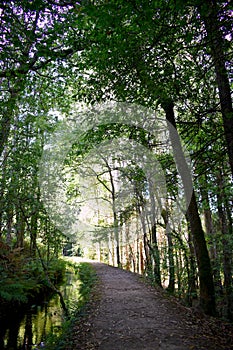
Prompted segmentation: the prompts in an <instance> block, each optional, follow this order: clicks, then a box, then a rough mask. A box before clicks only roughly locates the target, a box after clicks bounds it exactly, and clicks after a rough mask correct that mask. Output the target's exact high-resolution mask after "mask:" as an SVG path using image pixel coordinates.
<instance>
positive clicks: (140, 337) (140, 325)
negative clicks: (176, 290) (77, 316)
mask: <svg viewBox="0 0 233 350" xmlns="http://www.w3.org/2000/svg"><path fill="white" fill-rule="evenodd" d="M92 264H93V265H94V267H95V269H96V272H97V275H98V276H99V279H100V286H99V288H100V300H99V302H98V303H97V304H98V307H97V308H96V303H95V304H94V307H93V306H92V310H91V312H90V315H89V317H88V319H87V320H86V321H85V322H83V324H82V326H81V327H80V328H79V327H78V325H77V329H76V330H77V333H76V340H75V343H76V347H73V349H85V350H91V349H100V350H143V349H144V350H156V349H158V350H163V349H164V350H165V349H166V350H189V349H190V350H201V349H206V350H207V349H208V350H221V349H225V350H230V349H233V339H231V338H230V335H229V337H226V336H225V335H224V337H223V336H222V335H223V333H222V332H221V329H224V331H226V326H225V325H224V324H222V323H221V322H220V321H216V320H215V319H213V318H209V317H206V316H204V315H202V314H194V313H193V311H191V310H190V309H189V308H186V307H184V306H182V305H180V304H179V303H178V302H177V301H176V300H175V298H173V297H170V296H167V294H166V293H165V292H164V291H162V290H160V289H158V288H157V289H156V288H152V287H150V286H148V285H146V284H145V282H143V281H142V279H141V278H140V277H139V276H138V275H137V274H133V273H131V272H128V271H124V270H121V269H117V268H114V267H110V266H107V265H105V264H100V263H92ZM222 327H223V328H222ZM80 333H81V335H82V337H81V338H80ZM84 335H85V336H84Z"/></svg>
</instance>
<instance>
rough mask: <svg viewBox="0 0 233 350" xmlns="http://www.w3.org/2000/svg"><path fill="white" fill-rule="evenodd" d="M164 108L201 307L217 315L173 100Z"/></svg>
mask: <svg viewBox="0 0 233 350" xmlns="http://www.w3.org/2000/svg"><path fill="white" fill-rule="evenodd" d="M162 107H163V109H164V111H165V114H166V120H167V125H168V130H169V135H170V139H171V144H172V149H173V153H174V157H175V161H176V165H177V169H178V171H179V174H180V176H181V179H182V183H183V186H184V192H185V197H186V203H187V206H188V209H187V217H188V220H189V223H190V229H191V233H192V239H193V243H194V248H195V253H196V258H197V265H198V270H199V281H200V306H201V308H202V309H203V311H204V312H205V313H206V314H209V315H216V306H215V293H214V282H213V275H212V270H211V265H210V258H209V254H208V250H207V245H206V240H205V236H204V231H203V229H202V225H201V220H200V216H199V213H198V207H197V201H196V196H195V193H194V191H193V190H192V194H191V198H189V192H190V186H191V187H192V178H191V174H190V170H189V168H188V165H187V162H186V159H185V156H184V153H183V150H182V146H181V142H180V138H179V135H178V133H177V128H176V122H175V114H174V105H173V102H172V101H171V100H166V101H163V102H162Z"/></svg>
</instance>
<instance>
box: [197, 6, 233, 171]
mask: <svg viewBox="0 0 233 350" xmlns="http://www.w3.org/2000/svg"><path fill="white" fill-rule="evenodd" d="M207 6H208V7H207ZM198 8H199V11H200V15H201V18H202V20H203V22H204V24H205V29H206V32H207V45H209V47H210V50H211V56H212V59H213V63H214V67H215V74H216V82H217V85H218V90H219V98H220V104H221V111H222V119H223V127H224V134H225V139H226V145H227V150H228V156H229V163H230V167H231V172H232V175H233V108H232V98H231V87H230V81H229V78H228V73H227V69H226V62H227V60H226V56H225V52H224V47H223V46H224V42H223V34H222V33H221V30H220V23H219V19H218V7H217V4H216V1H215V0H211V1H208V4H207V1H203V2H202V3H201V5H199V6H198Z"/></svg>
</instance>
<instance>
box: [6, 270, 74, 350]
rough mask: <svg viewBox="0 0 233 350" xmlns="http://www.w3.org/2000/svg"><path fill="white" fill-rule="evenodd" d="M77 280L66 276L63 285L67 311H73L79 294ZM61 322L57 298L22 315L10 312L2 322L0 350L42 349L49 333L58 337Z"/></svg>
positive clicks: (71, 276)
mask: <svg viewBox="0 0 233 350" xmlns="http://www.w3.org/2000/svg"><path fill="white" fill-rule="evenodd" d="M79 283H80V282H79V280H78V279H77V277H76V276H75V275H74V274H72V273H67V275H66V282H65V284H64V285H63V286H61V287H60V291H61V292H62V295H63V297H64V300H65V301H66V304H67V305H68V307H69V308H70V309H72V307H74V308H75V304H77V300H78V299H79V297H80V294H79ZM63 321H64V315H63V310H62V308H61V305H60V300H59V296H58V295H54V296H52V297H50V299H49V300H44V301H43V302H42V303H40V304H38V305H31V306H30V307H27V308H25V312H24V314H22V313H21V314H17V313H15V314H14V312H12V311H11V314H9V315H7V318H6V320H5V322H1V323H2V324H1V325H0V327H1V340H0V349H8V350H22V349H28V350H32V349H43V348H44V346H45V338H46V335H47V334H48V333H52V334H57V333H58V334H59V332H60V331H61V324H62V322H63Z"/></svg>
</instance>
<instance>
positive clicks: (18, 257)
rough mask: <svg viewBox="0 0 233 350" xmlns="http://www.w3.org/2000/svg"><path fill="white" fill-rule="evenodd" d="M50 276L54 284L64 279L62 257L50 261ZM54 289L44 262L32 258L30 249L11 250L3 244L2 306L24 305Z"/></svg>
mask: <svg viewBox="0 0 233 350" xmlns="http://www.w3.org/2000/svg"><path fill="white" fill-rule="evenodd" d="M47 269H48V276H49V278H50V280H51V281H52V282H53V283H54V284H58V283H60V282H61V281H62V279H63V277H64V272H65V263H64V261H63V260H57V259H56V260H55V259H53V260H51V261H50V262H49V264H47ZM48 291H51V289H50V285H49V284H48V280H47V276H46V274H45V271H44V269H43V267H42V265H41V261H40V260H39V259H36V258H32V257H30V255H29V254H28V252H27V251H25V250H24V251H22V250H17V249H15V250H10V248H9V247H8V246H6V245H5V244H1V259H0V299H1V304H2V306H6V305H7V304H9V303H10V304H11V307H12V306H13V305H14V306H17V307H21V306H22V305H23V304H25V303H28V302H29V301H32V300H33V299H36V298H41V295H43V294H44V293H46V292H48Z"/></svg>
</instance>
